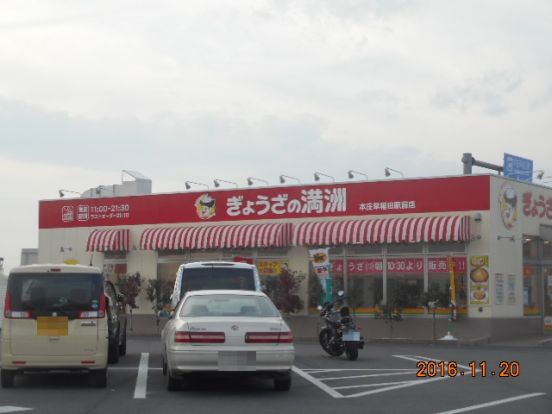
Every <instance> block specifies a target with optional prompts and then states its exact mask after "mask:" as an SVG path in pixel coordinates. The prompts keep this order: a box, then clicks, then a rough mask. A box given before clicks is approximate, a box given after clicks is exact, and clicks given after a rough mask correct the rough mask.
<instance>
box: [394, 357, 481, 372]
mask: <svg viewBox="0 0 552 414" xmlns="http://www.w3.org/2000/svg"><path fill="white" fill-rule="evenodd" d="M393 356H394V357H395V358H401V359H406V360H407V361H414V362H419V361H435V362H440V361H442V360H439V359H435V358H429V357H424V356H420V355H393ZM444 362H445V363H447V362H449V361H444ZM456 366H457V367H460V368H462V369H466V370H471V367H468V366H466V365H462V364H458V363H456ZM475 372H480V370H475Z"/></svg>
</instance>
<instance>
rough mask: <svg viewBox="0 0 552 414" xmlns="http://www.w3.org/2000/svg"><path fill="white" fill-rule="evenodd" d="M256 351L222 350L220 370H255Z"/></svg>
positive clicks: (219, 363)
mask: <svg viewBox="0 0 552 414" xmlns="http://www.w3.org/2000/svg"><path fill="white" fill-rule="evenodd" d="M256 365H257V353H256V352H255V351H221V352H219V354H218V369H219V371H255V369H256Z"/></svg>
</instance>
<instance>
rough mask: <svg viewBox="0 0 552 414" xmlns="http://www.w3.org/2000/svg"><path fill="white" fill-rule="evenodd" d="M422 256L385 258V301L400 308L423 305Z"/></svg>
mask: <svg viewBox="0 0 552 414" xmlns="http://www.w3.org/2000/svg"><path fill="white" fill-rule="evenodd" d="M423 302H424V266H423V258H397V259H391V258H388V259H387V303H388V304H393V305H395V306H398V307H401V308H415V307H420V306H423V305H424V303H423Z"/></svg>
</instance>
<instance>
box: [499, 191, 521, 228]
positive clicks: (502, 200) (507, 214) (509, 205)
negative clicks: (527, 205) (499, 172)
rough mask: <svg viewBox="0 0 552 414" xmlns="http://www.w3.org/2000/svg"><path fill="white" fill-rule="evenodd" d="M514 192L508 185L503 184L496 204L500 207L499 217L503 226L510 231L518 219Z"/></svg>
mask: <svg viewBox="0 0 552 414" xmlns="http://www.w3.org/2000/svg"><path fill="white" fill-rule="evenodd" d="M517 201H518V200H517V194H516V190H514V188H513V187H512V186H511V185H510V184H504V185H503V186H502V188H501V189H500V193H499V196H498V202H499V205H500V215H501V216H502V222H503V223H504V226H505V227H506V228H507V229H508V230H510V229H512V228H513V227H514V224H516V221H517V218H518V204H517Z"/></svg>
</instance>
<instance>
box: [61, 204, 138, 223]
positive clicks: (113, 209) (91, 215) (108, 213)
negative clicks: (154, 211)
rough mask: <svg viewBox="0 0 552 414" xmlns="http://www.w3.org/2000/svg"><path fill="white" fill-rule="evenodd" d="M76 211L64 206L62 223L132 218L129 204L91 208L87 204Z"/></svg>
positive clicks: (81, 205)
mask: <svg viewBox="0 0 552 414" xmlns="http://www.w3.org/2000/svg"><path fill="white" fill-rule="evenodd" d="M76 210H77V212H76V217H75V209H74V207H73V206H64V207H63V208H62V212H61V214H62V221H63V222H64V223H70V222H72V221H75V218H76V220H77V221H81V222H86V221H94V220H102V219H122V218H129V217H130V205H128V204H112V205H100V206H89V205H87V204H79V205H78V206H77V208H76Z"/></svg>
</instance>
